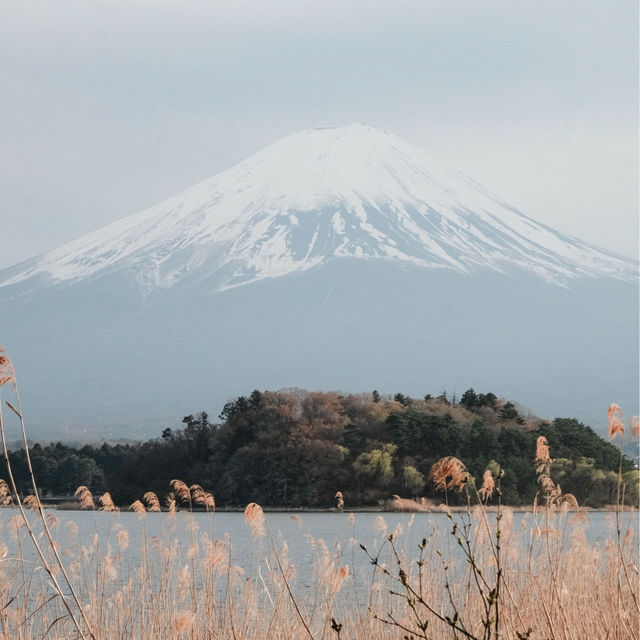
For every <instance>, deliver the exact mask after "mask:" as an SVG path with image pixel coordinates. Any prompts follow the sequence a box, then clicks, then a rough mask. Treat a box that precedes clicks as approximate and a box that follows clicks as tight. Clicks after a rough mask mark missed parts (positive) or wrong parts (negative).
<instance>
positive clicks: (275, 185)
mask: <svg viewBox="0 0 640 640" xmlns="http://www.w3.org/2000/svg"><path fill="white" fill-rule="evenodd" d="M340 257H353V258H366V259H370V260H371V259H376V260H386V261H399V262H404V263H409V264H413V265H417V266H419V267H427V268H438V269H449V270H453V271H457V272H460V273H464V274H469V273H472V272H473V271H474V270H476V269H477V268H482V267H486V268H490V269H493V270H496V271H499V272H505V271H510V270H512V269H513V268H515V267H518V268H520V269H524V270H525V271H529V272H531V273H534V274H536V275H538V276H539V277H541V278H543V279H545V280H547V281H551V282H555V283H560V284H562V283H566V282H567V281H569V280H571V279H572V278H575V277H578V276H600V277H601V276H610V277H613V278H618V279H622V280H634V279H635V278H637V265H635V264H634V263H633V262H632V261H630V260H627V259H624V258H621V257H617V256H614V255H612V254H610V253H608V252H606V251H603V250H600V249H596V248H594V247H590V246H587V245H585V244H584V243H582V242H580V241H579V240H577V239H575V238H572V237H569V236H566V235H563V234H560V233H558V232H556V231H554V230H553V229H550V228H549V227H547V226H545V225H542V224H540V223H538V222H536V221H535V220H533V219H531V218H529V217H527V216H525V215H523V214H522V213H520V212H519V211H517V210H516V209H515V208H513V207H511V206H510V205H508V204H507V203H505V202H504V201H502V200H500V199H499V198H497V197H496V196H494V195H492V194H491V193H489V192H488V191H487V190H486V189H484V188H483V187H482V186H480V185H479V184H477V183H476V182H474V181H473V180H472V179H470V178H468V177H466V176H464V175H463V174H461V173H459V172H457V171H454V170H451V169H449V168H447V167H445V166H444V165H443V164H441V163H440V162H438V161H437V160H435V159H433V158H431V157H429V156H428V155H427V154H425V153H423V152H422V151H419V150H417V149H415V148H413V147H411V146H410V145H408V144H406V143H404V142H402V141H401V140H399V139H398V138H396V137H395V136H393V135H391V134H390V133H387V132H385V131H380V130H377V129H373V128H370V127H367V126H364V125H360V124H352V125H348V126H345V127H338V128H325V129H314V130H309V131H302V132H299V133H295V134H293V135H290V136H288V137H286V138H284V139H283V140H281V141H279V142H277V143H275V144H273V145H271V146H270V147H267V148H266V149H264V150H262V151H260V152H259V153H256V154H255V155H253V156H251V157H250V158H248V159H247V160H245V161H244V162H241V163H240V164H238V165H236V166H234V167H232V168H231V169H229V170H228V171H225V172H223V173H220V174H218V175H216V176H214V177H212V178H210V179H208V180H205V181H204V182H201V183H200V184H198V185H196V186H194V187H192V188H190V189H188V190H186V191H185V192H183V193H182V194H180V195H178V196H176V197H173V198H170V199H169V200H166V201H164V202H161V203H160V204H157V205H156V206H154V207H151V208H150V209H147V210H145V211H141V212H140V213H137V214H134V215H131V216H128V217H126V218H123V219H121V220H119V221H117V222H115V223H113V224H111V225H109V226H107V227H105V228H103V229H100V230H98V231H96V232H94V233H90V234H88V235H86V236H84V237H82V238H80V239H78V240H76V241H74V242H71V243H69V244H67V245H64V246H63V247H60V248H59V249H56V250H54V251H51V252H49V253H47V254H45V255H43V256H41V257H38V258H35V259H32V260H29V261H27V262H25V263H22V264H21V265H18V266H16V267H14V268H12V269H9V270H5V272H4V273H0V287H3V286H7V285H13V284H18V283H20V282H23V281H25V280H28V279H30V278H32V277H34V276H42V277H44V278H45V279H47V280H48V281H49V282H50V283H60V282H68V281H72V282H73V281H81V280H85V279H87V278H92V277H96V276H100V275H104V274H106V273H110V272H114V271H121V270H125V271H128V272H130V273H131V274H132V275H133V276H134V277H135V278H136V280H137V281H138V283H139V284H141V285H143V286H144V287H145V288H147V289H149V288H156V287H161V288H166V287H171V286H173V285H174V284H176V283H178V282H180V281H181V280H183V279H184V278H197V279H200V278H206V279H207V280H208V281H209V283H210V284H211V287H212V290H214V291H215V290H218V291H221V290H225V289H228V288H231V287H234V286H238V285H242V284H247V283H250V282H254V281H257V280H261V279H264V278H273V277H278V276H282V275H286V274H289V273H293V272H299V271H306V270H308V269H310V268H312V267H316V266H319V265H321V264H324V263H326V262H327V261H329V260H332V259H334V258H340Z"/></svg>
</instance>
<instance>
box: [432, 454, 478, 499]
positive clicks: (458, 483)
mask: <svg viewBox="0 0 640 640" xmlns="http://www.w3.org/2000/svg"><path fill="white" fill-rule="evenodd" d="M428 479H429V480H432V481H433V483H434V484H435V486H436V488H437V489H441V490H445V489H457V490H458V491H461V490H462V488H463V487H464V486H465V484H466V483H467V481H468V479H469V473H468V472H467V468H466V467H465V466H464V463H463V462H462V461H461V460H459V459H458V458H455V457H454V456H447V457H445V458H441V459H440V460H438V461H437V462H436V463H435V464H434V465H433V466H432V467H431V471H430V472H429V476H428Z"/></svg>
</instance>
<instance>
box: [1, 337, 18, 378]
mask: <svg viewBox="0 0 640 640" xmlns="http://www.w3.org/2000/svg"><path fill="white" fill-rule="evenodd" d="M3 384H11V385H13V386H14V388H15V384H16V372H15V370H14V368H13V363H12V362H11V358H9V355H8V354H7V352H6V350H5V348H4V347H3V346H2V343H1V342H0V386H2V385H3Z"/></svg>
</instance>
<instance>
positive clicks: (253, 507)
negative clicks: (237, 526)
mask: <svg viewBox="0 0 640 640" xmlns="http://www.w3.org/2000/svg"><path fill="white" fill-rule="evenodd" d="M244 519H245V521H246V522H247V524H248V525H249V526H250V527H251V535H253V537H254V538H259V537H260V536H263V535H264V511H262V507H261V506H260V505H259V504H256V503H255V502H250V503H249V504H248V505H247V506H246V508H245V510H244Z"/></svg>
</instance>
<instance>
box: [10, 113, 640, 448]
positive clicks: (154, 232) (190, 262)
mask: <svg viewBox="0 0 640 640" xmlns="http://www.w3.org/2000/svg"><path fill="white" fill-rule="evenodd" d="M637 283H638V263H637V262H635V261H633V260H630V259H627V258H624V257H622V256H618V255H615V254H613V253H611V252H608V251H605V250H603V249H598V248H596V247H592V246H589V245H587V244H585V243H583V242H581V241H580V240H578V239H576V238H574V237H571V236H568V235H564V234H561V233H559V232H557V231H555V230H553V229H551V228H549V227H547V226H545V225H543V224H540V223H539V222H536V221H535V220H534V219H532V218H530V217H527V216H526V215H524V214H523V213H521V212H519V211H518V210H517V209H515V208H514V207H512V206H511V205H509V204H508V203H506V202H504V201H503V200H501V199H500V198H498V197H496V196H495V195H493V194H491V193H490V192H488V191H487V190H486V189H484V188H483V187H482V186H481V185H479V184H478V183H476V182H475V181H473V180H472V179H470V178H469V177H467V176H465V175H463V174H461V173H460V172H458V171H455V170H452V169H450V168H448V167H446V166H445V165H443V164H442V163H440V162H439V161H437V160H436V159H434V158H432V157H430V156H429V155H427V154H426V153H424V152H422V151H420V150H417V149H415V148H413V147H412V146H410V145H408V144H406V143H404V142H403V141H401V140H399V139H398V138H396V137H395V136H393V135H391V134H389V133H387V132H384V131H380V130H376V129H373V128H370V127H366V126H364V125H359V124H354V125H348V126H345V127H339V128H326V129H314V130H309V131H302V132H299V133H295V134H293V135H290V136H288V137H286V138H284V139H283V140H281V141H279V142H277V143H275V144H273V145H271V146H270V147H267V148H266V149H264V150H262V151H260V152H258V153H256V154H255V155H253V156H251V157H250V158H248V159H247V160H245V161H243V162H241V163H240V164H238V165H236V166H234V167H232V168H231V169H229V170H227V171H225V172H223V173H220V174H218V175H216V176H214V177H212V178H210V179H208V180H205V181H204V182H201V183H200V184H197V185H195V186H194V187H192V188H190V189H187V190H186V191H184V192H183V193H182V194H180V195H177V196H175V197H173V198H170V199H169V200H166V201H164V202H161V203H160V204H157V205H155V206H153V207H151V208H150V209H147V210H144V211H141V212H139V213H136V214H133V215H131V216H128V217H126V218H123V219H121V220H119V221H117V222H115V223H113V224H111V225H109V226H107V227H104V228H103V229H100V230H98V231H95V232H93V233H90V234H88V235H85V236H83V237H81V238H79V239H78V240H75V241H73V242H71V243H69V244H66V245H64V246H62V247H60V248H58V249H55V250H53V251H50V252H49V253H46V254H44V255H41V256H38V257H35V258H32V259H30V260H27V261H26V262H23V263H21V264H18V265H15V266H13V267H11V268H9V269H5V270H3V271H0V305H1V313H0V339H1V340H2V342H4V344H5V346H6V347H7V349H8V350H9V353H10V354H11V355H12V357H13V359H14V363H15V365H16V368H17V373H18V379H19V383H20V385H21V388H22V396H23V399H24V405H25V407H27V408H28V411H29V412H30V413H31V414H32V417H33V420H32V422H33V423H34V424H35V425H36V426H37V431H38V434H41V435H42V437H45V436H47V437H58V438H69V437H77V436H79V435H81V434H82V433H85V434H86V435H97V434H100V435H102V436H103V437H107V436H117V435H123V434H125V433H126V434H129V435H133V436H139V437H143V436H148V435H155V434H157V433H158V432H159V430H160V428H161V426H162V425H163V424H165V423H167V424H172V422H175V421H178V420H179V419H180V418H181V417H182V415H185V414H187V413H193V412H194V411H199V410H201V409H203V408H207V409H209V410H212V411H213V410H216V409H219V408H220V407H221V405H222V403H223V402H224V401H225V400H227V399H229V398H230V397H233V396H237V395H240V394H245V393H248V392H250V391H251V390H252V389H253V388H262V389H263V388H278V387H286V386H304V387H312V388H321V389H325V390H329V389H340V390H342V391H345V392H351V391H353V392H358V391H365V390H367V391H370V390H372V389H373V388H377V389H378V390H380V391H381V392H390V393H391V392H396V391H402V392H403V393H410V394H414V395H424V394H425V393H427V392H431V393H433V392H439V391H441V390H442V389H447V390H449V391H452V390H453V389H454V388H455V389H458V390H460V391H464V389H466V388H467V387H469V386H474V387H475V388H476V389H478V390H482V391H485V392H486V391H489V390H491V391H494V392H496V393H498V394H503V395H509V396H510V397H512V398H513V399H516V400H520V401H521V402H524V403H526V404H527V405H528V406H531V407H533V408H535V409H536V411H537V412H538V413H540V414H541V415H543V416H545V417H551V418H552V417H554V416H555V415H560V414H562V415H571V416H576V417H579V418H581V419H583V420H585V421H589V422H591V423H597V422H598V421H600V422H602V419H601V418H600V416H601V415H604V414H605V413H606V407H607V406H608V404H609V403H610V402H611V401H614V400H615V401H617V402H618V403H621V402H628V403H629V404H631V405H633V407H637V404H638V391H637V389H638V369H637V354H638V335H637V320H638V316H637V309H638V305H637V301H638V288H637Z"/></svg>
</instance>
